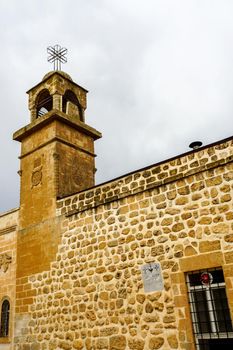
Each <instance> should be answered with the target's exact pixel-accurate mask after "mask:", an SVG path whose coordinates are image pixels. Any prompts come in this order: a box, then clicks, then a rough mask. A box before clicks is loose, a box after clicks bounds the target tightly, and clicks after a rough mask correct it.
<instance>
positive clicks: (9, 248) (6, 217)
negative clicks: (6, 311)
mask: <svg viewBox="0 0 233 350" xmlns="http://www.w3.org/2000/svg"><path fill="white" fill-rule="evenodd" d="M17 224H18V210H17V209H15V210H12V211H9V212H7V213H4V214H1V215H0V263H1V264H0V309H1V305H2V302H3V300H4V299H5V298H7V299H8V300H9V301H10V303H11V308H12V312H11V317H10V329H9V331H10V334H9V336H8V337H7V338H1V337H0V348H3V349H5V350H10V349H12V347H13V331H14V321H13V320H14V308H15V299H16V294H15V284H16V230H17ZM6 257H8V258H7V259H6ZM3 344H4V345H3Z"/></svg>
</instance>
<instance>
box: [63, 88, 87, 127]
mask: <svg viewBox="0 0 233 350" xmlns="http://www.w3.org/2000/svg"><path fill="white" fill-rule="evenodd" d="M62 112H64V113H66V114H69V115H73V116H75V117H78V119H79V120H81V121H82V122H83V121H84V118H83V113H82V108H81V106H80V104H79V101H78V99H77V97H76V95H75V94H74V93H73V91H71V90H66V92H65V94H64V96H63V97H62Z"/></svg>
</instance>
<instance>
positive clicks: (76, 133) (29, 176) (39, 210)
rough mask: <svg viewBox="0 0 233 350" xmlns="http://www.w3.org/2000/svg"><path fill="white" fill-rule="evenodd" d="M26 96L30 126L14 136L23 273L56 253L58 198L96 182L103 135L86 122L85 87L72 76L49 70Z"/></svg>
mask: <svg viewBox="0 0 233 350" xmlns="http://www.w3.org/2000/svg"><path fill="white" fill-rule="evenodd" d="M28 94H29V110H30V118H31V120H30V124H28V125H27V126H25V127H23V128H21V129H20V130H18V131H16V132H15V133H14V135H13V138H14V140H17V141H19V142H21V155H20V171H19V173H20V176H21V183H20V213H19V230H20V231H19V232H21V233H22V234H19V239H18V256H19V260H20V261H18V264H17V265H18V273H19V275H20V276H23V275H24V274H25V273H28V274H30V273H32V272H33V273H34V272H39V270H43V269H44V268H45V267H46V266H48V264H49V262H50V261H51V259H52V258H53V257H54V254H55V251H56V247H57V244H56V241H57V229H56V225H57V224H58V223H56V225H54V223H52V221H53V220H55V221H56V214H55V213H56V200H57V199H58V198H61V197H65V196H68V195H70V194H73V193H76V192H79V191H82V190H84V189H87V188H90V187H92V186H93V185H94V183H95V170H96V169H95V153H94V141H95V140H97V139H98V138H100V137H101V134H100V133H99V132H98V131H97V130H95V129H94V128H92V127H90V126H88V125H87V124H86V123H85V109H86V95H87V90H85V89H84V88H83V87H81V86H79V85H78V84H76V83H74V82H73V80H72V79H71V77H70V76H69V75H68V74H66V73H64V72H62V71H52V72H49V73H48V74H46V75H45V76H44V78H43V79H42V81H41V82H40V83H39V84H37V85H36V86H34V87H33V88H31V89H30V90H29V91H28ZM26 245H27V249H26V248H25V246H26Z"/></svg>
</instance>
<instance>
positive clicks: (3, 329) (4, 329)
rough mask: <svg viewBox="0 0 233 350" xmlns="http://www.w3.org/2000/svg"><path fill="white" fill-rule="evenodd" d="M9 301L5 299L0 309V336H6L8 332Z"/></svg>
mask: <svg viewBox="0 0 233 350" xmlns="http://www.w3.org/2000/svg"><path fill="white" fill-rule="evenodd" d="M9 319H10V303H9V301H8V300H7V299H5V300H4V301H3V303H2V309H1V324H0V337H7V336H8V334H9Z"/></svg>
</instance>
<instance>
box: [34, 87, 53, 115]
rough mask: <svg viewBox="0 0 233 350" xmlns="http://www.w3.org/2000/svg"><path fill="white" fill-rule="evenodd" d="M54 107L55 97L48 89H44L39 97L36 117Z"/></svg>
mask: <svg viewBox="0 0 233 350" xmlns="http://www.w3.org/2000/svg"><path fill="white" fill-rule="evenodd" d="M52 107H53V99H52V96H51V95H50V93H49V91H48V90H47V89H44V90H42V91H41V92H40V93H39V96H38V97H37V103H36V118H39V117H41V116H42V115H44V114H45V113H48V112H49V111H51V109H52Z"/></svg>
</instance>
